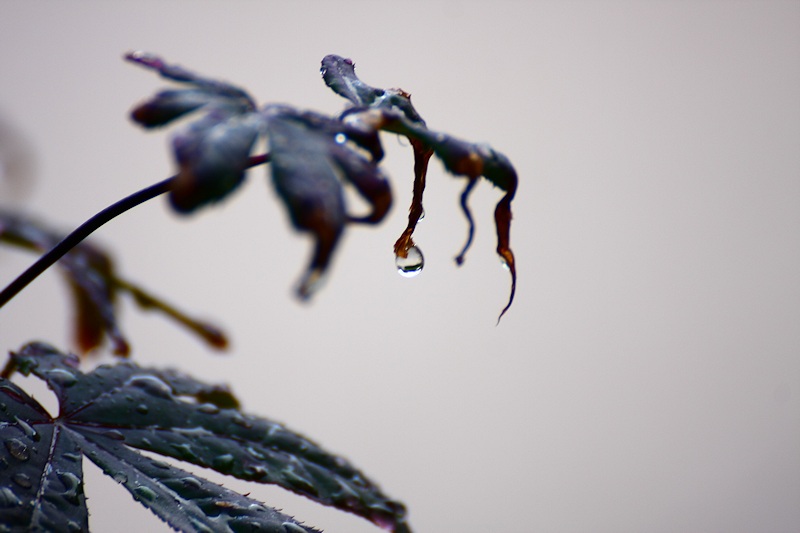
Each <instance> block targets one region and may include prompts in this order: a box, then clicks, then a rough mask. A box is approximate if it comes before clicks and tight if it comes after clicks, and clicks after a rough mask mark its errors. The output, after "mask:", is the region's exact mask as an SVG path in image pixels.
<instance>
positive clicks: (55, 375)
mask: <svg viewBox="0 0 800 533" xmlns="http://www.w3.org/2000/svg"><path fill="white" fill-rule="evenodd" d="M47 379H49V380H50V381H52V382H53V383H55V384H56V385H59V386H61V387H64V388H65V389H66V388H69V387H72V386H73V385H75V384H76V383H77V382H78V378H77V377H76V376H75V374H74V373H72V372H70V371H69V370H66V369H63V368H54V369H52V370H50V371H49V372H48V373H47Z"/></svg>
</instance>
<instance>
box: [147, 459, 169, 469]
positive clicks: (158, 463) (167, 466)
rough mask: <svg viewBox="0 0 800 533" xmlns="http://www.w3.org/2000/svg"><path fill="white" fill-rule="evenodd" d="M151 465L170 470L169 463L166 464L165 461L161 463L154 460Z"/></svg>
mask: <svg viewBox="0 0 800 533" xmlns="http://www.w3.org/2000/svg"><path fill="white" fill-rule="evenodd" d="M150 464H151V465H153V466H154V467H156V468H160V469H162V470H169V469H170V466H169V463H165V462H164V461H161V460H159V459H153V460H152V461H150Z"/></svg>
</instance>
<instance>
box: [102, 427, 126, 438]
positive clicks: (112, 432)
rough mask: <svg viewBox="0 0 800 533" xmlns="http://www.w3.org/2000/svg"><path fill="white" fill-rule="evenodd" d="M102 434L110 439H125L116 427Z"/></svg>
mask: <svg viewBox="0 0 800 533" xmlns="http://www.w3.org/2000/svg"><path fill="white" fill-rule="evenodd" d="M103 435H105V436H106V437H108V438H109V439H112V440H125V435H123V434H122V432H120V431H118V430H116V429H111V430H109V431H106V432H105V433H103Z"/></svg>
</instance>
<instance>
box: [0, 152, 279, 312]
mask: <svg viewBox="0 0 800 533" xmlns="http://www.w3.org/2000/svg"><path fill="white" fill-rule="evenodd" d="M269 159H270V154H261V155H257V156H253V157H250V158H249V159H248V161H247V166H246V167H245V168H251V167H254V166H257V165H261V164H263V163H266V162H268V161H269ZM174 179H175V176H172V177H170V178H167V179H165V180H163V181H159V182H158V183H155V184H153V185H150V186H149V187H145V188H144V189H142V190H140V191H137V192H135V193H133V194H131V195H130V196H126V197H125V198H123V199H122V200H119V201H117V202H114V203H113V204H111V205H110V206H108V207H106V208H105V209H103V210H102V211H100V212H99V213H97V214H96V215H94V216H93V217H92V218H90V219H89V220H87V221H86V222H84V223H83V224H81V225H80V226H78V227H77V228H76V229H75V230H74V231H73V232H72V233H70V234H69V235H67V236H66V237H64V239H62V240H61V242H59V243H58V244H56V245H55V246H54V247H53V248H51V249H50V250H49V251H47V252H46V253H45V254H44V255H42V256H41V257H40V258H39V259H38V260H37V261H36V262H35V263H34V264H32V265H31V266H30V267H28V269H27V270H25V271H24V272H23V273H22V274H20V275H19V276H17V279H15V280H14V281H12V282H11V283H9V284H8V286H7V287H6V288H5V289H3V291H2V292H0V308H2V307H3V306H4V305H6V304H7V303H8V302H9V301H11V299H12V298H14V296H16V295H17V294H19V292H20V291H22V289H24V288H25V287H27V286H28V284H29V283H30V282H32V281H33V280H35V279H36V278H37V277H39V275H40V274H41V273H42V272H44V271H45V270H47V269H48V268H50V267H51V266H53V265H54V264H55V263H56V261H58V260H59V259H61V258H62V257H64V255H66V254H67V253H68V252H69V251H70V250H72V249H73V248H75V247H76V246H77V245H78V244H80V243H81V241H83V240H84V239H85V238H86V237H88V236H89V235H91V234H92V233H94V232H95V231H96V230H97V229H99V228H100V227H101V226H103V225H104V224H105V223H106V222H109V221H111V220H112V219H114V218H115V217H117V216H119V215H121V214H122V213H124V212H125V211H128V210H129V209H133V208H134V207H136V206H137V205H139V204H143V203H144V202H146V201H148V200H152V199H153V198H155V197H156V196H160V195H162V194H164V193H165V192H168V191H169V190H170V188H171V187H172V180H174Z"/></svg>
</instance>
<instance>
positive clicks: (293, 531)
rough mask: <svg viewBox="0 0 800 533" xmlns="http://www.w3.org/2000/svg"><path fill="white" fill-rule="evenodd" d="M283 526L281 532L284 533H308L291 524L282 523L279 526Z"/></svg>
mask: <svg viewBox="0 0 800 533" xmlns="http://www.w3.org/2000/svg"><path fill="white" fill-rule="evenodd" d="M281 526H283V530H284V531H285V532H286V533H308V532H307V531H306V530H305V529H303V528H302V527H300V526H298V525H297V524H293V523H291V522H284V523H283V524H281Z"/></svg>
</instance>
